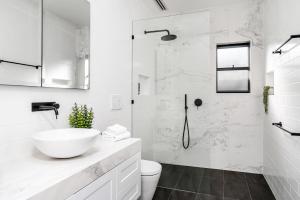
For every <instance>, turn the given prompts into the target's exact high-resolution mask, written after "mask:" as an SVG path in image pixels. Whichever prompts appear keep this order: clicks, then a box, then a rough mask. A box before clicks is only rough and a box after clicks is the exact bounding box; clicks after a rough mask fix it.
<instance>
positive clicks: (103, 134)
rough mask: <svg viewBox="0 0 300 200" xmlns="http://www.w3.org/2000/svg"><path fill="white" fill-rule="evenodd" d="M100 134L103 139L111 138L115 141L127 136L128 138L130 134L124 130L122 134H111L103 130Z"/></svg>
mask: <svg viewBox="0 0 300 200" xmlns="http://www.w3.org/2000/svg"><path fill="white" fill-rule="evenodd" d="M102 136H103V138H105V139H108V140H112V141H114V142H116V141H120V140H125V139H127V138H130V136H131V134H130V132H129V131H125V132H123V133H122V134H112V133H110V132H107V131H103V132H102Z"/></svg>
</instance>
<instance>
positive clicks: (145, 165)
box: [141, 160, 162, 200]
mask: <svg viewBox="0 0 300 200" xmlns="http://www.w3.org/2000/svg"><path fill="white" fill-rule="evenodd" d="M161 169H162V168H161V164H159V163H157V162H154V161H149V160H142V162H141V171H142V173H141V174H142V198H141V199H142V200H152V198H153V195H154V192H155V189H156V186H157V183H158V181H159V177H160V173H161Z"/></svg>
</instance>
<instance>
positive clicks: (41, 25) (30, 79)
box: [0, 0, 90, 89]
mask: <svg viewBox="0 0 300 200" xmlns="http://www.w3.org/2000/svg"><path fill="white" fill-rule="evenodd" d="M0 24H1V32H0V44H1V45H0V84H1V85H20V86H35V87H54V88H74V89H89V87H90V84H89V82H90V67H89V63H90V5H89V2H88V1H87V0H0Z"/></svg>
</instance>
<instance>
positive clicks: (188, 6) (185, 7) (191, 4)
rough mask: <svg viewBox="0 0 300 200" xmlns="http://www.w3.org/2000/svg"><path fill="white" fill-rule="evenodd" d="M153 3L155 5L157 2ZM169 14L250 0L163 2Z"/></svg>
mask: <svg viewBox="0 0 300 200" xmlns="http://www.w3.org/2000/svg"><path fill="white" fill-rule="evenodd" d="M150 1H153V3H154V4H155V0H150ZM161 1H162V2H164V3H165V5H166V7H167V11H169V12H192V11H195V10H201V9H205V8H210V7H215V6H222V5H228V4H233V3H240V2H244V1H248V0H161Z"/></svg>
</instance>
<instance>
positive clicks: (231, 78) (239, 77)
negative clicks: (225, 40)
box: [217, 42, 250, 93]
mask: <svg viewBox="0 0 300 200" xmlns="http://www.w3.org/2000/svg"><path fill="white" fill-rule="evenodd" d="M249 71H250V42H243V43H234V44H219V45H217V93H250V79H249Z"/></svg>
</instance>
